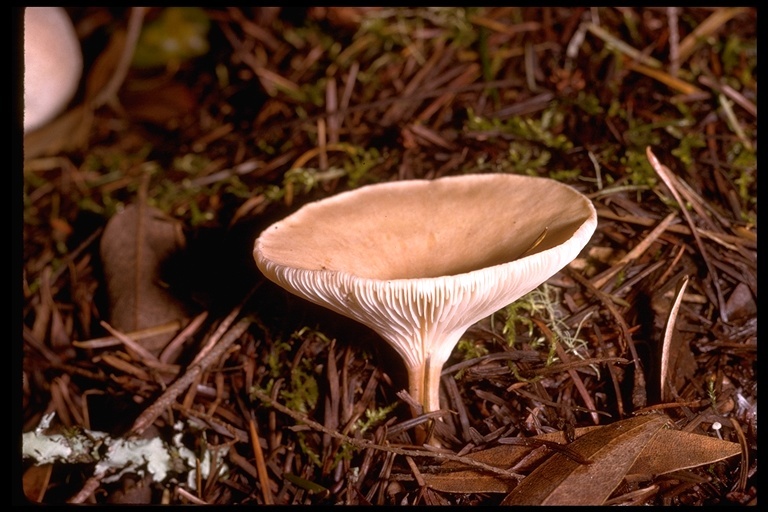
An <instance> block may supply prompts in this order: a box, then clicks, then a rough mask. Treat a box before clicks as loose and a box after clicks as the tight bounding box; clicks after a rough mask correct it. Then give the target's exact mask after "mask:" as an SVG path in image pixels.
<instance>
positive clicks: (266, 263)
mask: <svg viewBox="0 0 768 512" xmlns="http://www.w3.org/2000/svg"><path fill="white" fill-rule="evenodd" d="M596 227H597V213H596V212H595V209H594V207H593V206H592V203H591V202H590V201H589V199H587V198H586V197H585V196H583V195H582V194H580V193H579V192H577V191H576V190H575V189H573V188H571V187H569V186H567V185H564V184H562V183H559V182H557V181H554V180H551V179H547V178H537V177H529V176H519V175H509V174H484V175H480V174H476V175H464V176H454V177H445V178H440V179H436V180H431V181H430V180H407V181H399V182H392V183H384V184H377V185H369V186H366V187H362V188H359V189H356V190H352V191H348V192H343V193H340V194H337V195H335V196H332V197H329V198H327V199H323V200H321V201H317V202H314V203H310V204H307V205H305V206H303V207H302V208H300V209H299V210H297V211H296V212H295V213H293V214H292V215H290V216H288V217H286V218H285V219H283V220H281V221H279V222H277V223H275V224H273V225H271V226H270V227H268V228H267V229H266V230H264V232H262V233H261V235H260V236H259V237H258V239H257V240H256V242H255V244H254V258H255V260H256V264H257V265H258V267H259V269H260V270H261V271H262V272H263V273H264V275H265V276H267V277H268V278H269V279H270V280H272V281H274V282H276V283H277V284H279V285H280V286H282V287H283V288H285V289H287V290H288V291H290V292H292V293H294V294H296V295H299V296H301V297H303V298H305V299H307V300H309V301H311V302H314V303H316V304H319V305H322V306H325V307H327V308H329V309H331V310H333V311H336V312H337V313H340V314H342V315H345V316H347V317H350V318H353V319H355V320H357V321H359V322H361V323H363V324H365V325H367V326H369V327H370V328H372V329H373V330H375V331H376V332H378V333H379V335H381V336H382V337H383V338H385V339H386V340H387V341H389V342H390V343H391V344H392V345H393V347H394V348H395V349H396V350H397V351H398V353H400V355H401V356H402V357H403V359H404V360H405V363H406V365H408V367H409V368H414V367H416V366H418V365H420V364H424V361H425V360H427V359H428V358H431V359H433V360H435V361H440V364H442V362H444V361H446V360H447V359H448V357H449V356H450V353H451V351H452V350H453V346H454V345H455V343H456V342H457V341H458V339H459V337H460V336H461V334H462V333H463V332H464V331H465V330H466V329H467V328H468V327H469V326H470V325H472V324H473V323H475V322H477V321H478V320H480V319H482V318H484V317H486V316H488V315H490V314H491V313H493V312H494V311H496V310H498V309H500V308H501V307H503V306H506V305H507V304H510V303H511V302H514V301H515V300H516V299H518V298H519V297H521V296H522V295H524V294H526V293H528V292H529V291H531V290H533V289H534V288H536V287H537V286H539V285H540V284H541V283H543V282H544V281H546V280H547V279H548V278H549V277H551V276H552V275H553V274H555V273H556V272H557V271H558V270H560V269H561V268H563V267H564V266H565V265H567V264H568V263H569V262H570V261H572V260H573V259H574V258H575V257H576V256H577V255H578V253H579V252H580V251H581V249H582V248H583V247H584V246H585V245H586V244H587V242H588V241H589V239H590V237H591V236H592V233H593V232H594V231H595V228H596ZM543 232H545V236H544V238H543V240H541V242H540V243H539V244H538V245H536V241H537V239H539V238H540V236H541V235H542V233H543ZM534 245H535V248H533V250H529V249H530V248H531V247H532V246H534ZM526 252H527V254H525V253H526ZM524 254H525V255H524ZM442 340H448V341H445V342H444V341H442Z"/></svg>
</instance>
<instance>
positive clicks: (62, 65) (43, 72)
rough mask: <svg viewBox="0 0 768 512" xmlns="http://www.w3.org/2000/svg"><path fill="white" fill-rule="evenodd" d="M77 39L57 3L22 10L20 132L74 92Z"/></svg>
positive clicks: (79, 63) (78, 70) (79, 67)
mask: <svg viewBox="0 0 768 512" xmlns="http://www.w3.org/2000/svg"><path fill="white" fill-rule="evenodd" d="M82 72H83V56H82V53H81V50H80V41H79V40H78V38H77V34H76V33H75V28H74V26H73V25H72V21H71V20H70V19H69V16H68V15H67V12H66V11H65V10H64V9H63V8H61V7H27V8H26V9H25V10H24V133H28V132H31V131H33V130H36V129H37V128H40V127H41V126H43V125H44V124H45V123H47V122H48V121H50V120H51V119H53V118H54V117H56V116H57V115H58V114H59V113H60V112H61V111H62V110H63V109H64V107H66V106H67V104H68V103H69V102H70V100H72V97H73V96H74V95H75V92H77V87H78V85H79V83H80V75H81V74H82Z"/></svg>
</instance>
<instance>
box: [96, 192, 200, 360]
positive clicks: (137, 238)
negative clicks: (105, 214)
mask: <svg viewBox="0 0 768 512" xmlns="http://www.w3.org/2000/svg"><path fill="white" fill-rule="evenodd" d="M183 244H184V241H183V235H182V233H181V228H180V226H179V224H178V223H176V222H175V221H174V220H173V219H171V218H169V217H168V216H166V215H165V214H163V213H162V212H161V211H160V210H158V209H156V208H152V207H150V206H138V205H129V206H128V207H126V208H125V210H124V211H122V212H121V213H118V214H117V215H115V216H114V217H113V218H112V219H110V221H109V222H108V223H107V227H106V228H105V229H104V234H103V236H102V239H101V259H102V262H103V266H104V278H105V280H106V283H107V293H108V295H109V305H110V324H111V325H112V327H114V328H116V329H118V330H121V331H123V332H128V331H135V330H139V329H145V328H148V327H154V326H158V325H162V324H167V323H169V322H172V321H174V320H182V319H184V318H186V317H187V316H188V315H187V311H186V308H185V306H184V304H183V303H182V302H181V301H180V300H179V299H177V298H176V297H174V296H173V295H171V293H170V292H169V291H168V290H167V289H166V288H164V287H163V286H162V282H161V278H160V268H161V264H162V263H163V261H165V260H166V259H167V258H168V257H169V256H171V255H172V254H174V253H175V252H176V251H178V250H180V249H181V247H183ZM172 336H173V333H170V334H158V335H155V336H151V337H149V338H144V339H141V340H137V341H138V343H140V344H141V345H142V346H143V347H144V348H146V349H147V350H149V351H152V352H159V351H160V350H161V349H162V348H163V347H164V346H165V344H166V343H167V342H168V341H170V338H171V337H172Z"/></svg>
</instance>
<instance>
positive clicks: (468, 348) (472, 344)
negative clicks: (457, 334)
mask: <svg viewBox="0 0 768 512" xmlns="http://www.w3.org/2000/svg"><path fill="white" fill-rule="evenodd" d="M456 348H457V349H458V350H459V352H461V354H462V359H463V360H464V361H467V360H469V359H476V358H478V357H482V356H484V355H486V354H488V349H487V348H485V346H484V345H483V344H481V343H478V342H477V341H475V340H470V339H467V338H461V339H460V340H459V343H458V344H457V345H456Z"/></svg>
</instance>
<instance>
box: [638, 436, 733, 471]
mask: <svg viewBox="0 0 768 512" xmlns="http://www.w3.org/2000/svg"><path fill="white" fill-rule="evenodd" d="M740 453H741V447H740V446H739V443H732V442H730V441H723V440H722V439H716V438H714V437H709V436H703V435H700V434H692V433H690V432H682V431H680V430H669V429H662V430H660V431H659V433H658V435H657V436H656V437H654V438H653V439H652V440H651V442H650V443H648V446H647V447H646V449H645V450H643V453H642V454H640V457H638V458H637V460H636V461H635V463H634V464H633V465H632V468H631V469H630V471H629V474H630V475H653V476H656V475H664V474H666V473H672V472H673V471H680V470H682V469H690V468H695V467H697V466H703V465H704V464H713V463H715V462H718V461H721V460H725V459H727V458H729V457H734V456H736V455H739V454H740Z"/></svg>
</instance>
